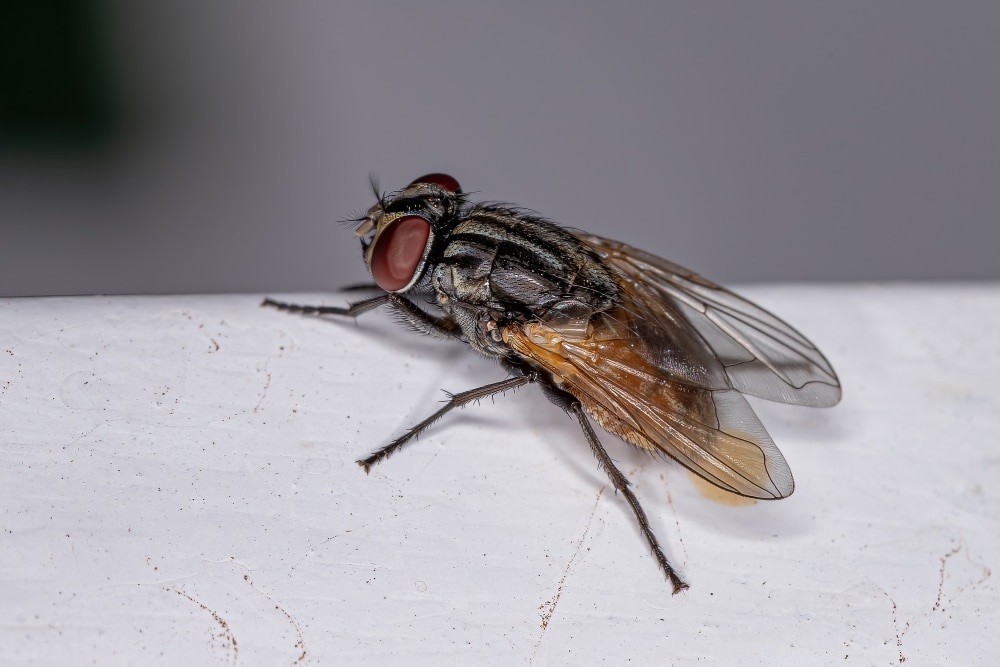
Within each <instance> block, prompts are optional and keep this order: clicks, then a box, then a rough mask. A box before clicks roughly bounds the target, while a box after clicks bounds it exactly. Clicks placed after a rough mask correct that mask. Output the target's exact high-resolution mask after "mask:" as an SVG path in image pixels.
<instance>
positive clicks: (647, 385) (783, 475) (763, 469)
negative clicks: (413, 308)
mask: <svg viewBox="0 0 1000 667" xmlns="http://www.w3.org/2000/svg"><path fill="white" fill-rule="evenodd" d="M638 305H639V304H637V303H636V302H635V301H634V300H632V299H630V298H628V296H627V295H626V296H625V298H624V299H623V304H622V305H621V306H620V307H617V308H615V309H612V310H610V311H607V312H603V313H598V314H596V315H594V316H593V317H592V318H591V319H590V322H589V326H588V327H586V330H585V331H581V330H580V329H579V328H553V327H552V326H550V325H549V324H546V323H543V322H529V323H526V324H510V325H508V326H506V327H504V328H503V329H502V335H503V339H504V341H505V342H506V343H507V344H508V345H509V346H510V347H511V348H512V349H513V350H514V351H515V352H517V353H518V354H519V355H521V356H522V357H523V358H525V359H527V360H529V361H530V362H531V363H533V364H535V365H537V366H540V367H542V368H544V369H546V370H547V371H549V373H551V374H552V378H553V381H554V382H555V383H556V385H557V386H559V387H560V388H562V389H565V390H566V391H568V392H569V393H571V394H572V395H573V396H575V397H576V398H577V399H578V400H579V401H580V403H581V404H582V405H583V407H584V409H585V410H586V411H587V412H588V413H589V414H590V415H591V416H592V417H593V418H594V419H595V420H596V421H597V422H598V423H599V424H600V425H601V426H603V427H604V428H605V429H606V430H608V431H610V432H611V433H614V434H616V435H618V436H620V437H621V438H623V439H624V440H626V441H628V442H630V443H632V444H634V445H636V446H638V447H642V448H643V449H646V450H649V451H652V452H659V453H662V454H666V455H668V456H670V457H672V458H674V459H675V460H677V461H678V462H679V463H681V464H682V465H684V466H685V467H687V468H688V469H690V470H691V471H693V472H695V473H697V474H698V475H700V476H702V477H704V478H705V479H706V480H708V481H710V482H712V483H713V484H715V485H716V486H718V487H720V488H722V489H725V490H727V491H730V492H732V493H737V494H740V495H743V496H749V497H751V498H762V499H774V498H784V497H785V496H788V495H789V494H791V492H792V490H793V489H794V483H793V482H792V474H791V471H790V470H789V469H788V464H787V463H785V459H784V457H783V456H782V455H781V452H779V451H778V448H777V447H775V445H774V442H772V440H771V438H770V436H768V434H767V432H766V431H765V430H764V427H763V426H762V425H761V423H760V421H759V420H758V419H757V416H756V415H755V414H754V413H753V410H751V409H750V406H749V405H748V404H747V402H746V400H745V399H744V398H743V396H742V395H741V394H740V393H739V392H738V391H737V390H735V389H733V388H731V387H729V386H728V385H727V384H726V382H725V373H724V371H722V370H721V366H719V364H718V362H717V361H716V362H715V365H716V367H717V369H716V371H712V370H711V369H702V370H699V369H696V368H695V369H689V370H691V371H692V372H691V373H688V374H683V373H682V374H681V375H680V376H678V375H675V374H674V373H673V372H672V371H671V366H676V367H680V368H681V369H682V370H683V369H684V367H685V365H691V364H696V363H697V362H698V361H699V359H698V354H697V352H699V350H695V354H694V355H692V356H689V357H687V358H674V359H672V360H667V363H658V362H657V351H656V348H657V346H659V345H660V344H661V343H662V342H663V341H661V340H659V339H652V340H650V338H649V336H648V333H649V332H646V334H645V335H639V333H638V332H637V331H636V327H637V326H640V325H641V324H642V322H641V321H637V316H636V315H635V314H634V311H635V309H636V308H637V307H638ZM687 333H690V332H687ZM679 336H680V338H684V336H685V332H684V331H683V330H682V331H681V334H679ZM661 361H663V359H662V357H661ZM691 376H700V377H701V378H702V380H704V381H705V383H708V384H714V385H716V386H715V387H714V388H709V387H704V386H696V385H694V384H691V383H689V382H687V381H686V379H687V378H689V377H691Z"/></svg>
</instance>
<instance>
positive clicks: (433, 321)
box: [260, 285, 459, 338]
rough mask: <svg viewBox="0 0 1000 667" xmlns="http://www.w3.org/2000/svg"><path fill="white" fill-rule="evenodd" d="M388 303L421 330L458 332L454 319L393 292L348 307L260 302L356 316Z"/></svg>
mask: <svg viewBox="0 0 1000 667" xmlns="http://www.w3.org/2000/svg"><path fill="white" fill-rule="evenodd" d="M369 287H371V286H370V285H358V286H356V289H368V288H369ZM349 289H350V288H349ZM385 304H389V305H390V306H392V308H393V310H395V311H396V315H397V316H398V317H399V319H400V320H402V321H403V322H404V323H405V324H407V325H409V326H410V327H412V328H413V329H416V330H417V331H419V332H420V333H424V334H428V335H431V336H437V337H439V338H454V337H456V336H458V335H459V328H458V325H457V324H455V321H454V320H452V319H451V318H448V317H437V316H435V315H432V314H430V313H428V312H427V311H425V310H424V309H423V308H421V307H420V306H418V305H417V304H415V303H413V302H412V301H410V300H409V299H407V298H406V297H402V296H399V295H398V294H392V293H387V294H379V295H378V296H373V297H371V298H370V299H364V300H362V301H356V302H354V303H352V304H349V305H348V306H347V307H346V308H345V307H341V306H300V305H298V304H295V303H284V302H283V301H275V300H274V299H271V298H267V299H264V301H263V302H262V303H261V304H260V305H262V306H271V307H272V308H277V309H278V310H284V311H285V312H289V313H301V314H303V315H342V316H344V317H357V316H358V315H361V314H363V313H367V312H368V311H369V310H374V309H375V308H378V307H379V306H383V305H385Z"/></svg>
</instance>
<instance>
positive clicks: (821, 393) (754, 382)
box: [576, 233, 840, 407]
mask: <svg viewBox="0 0 1000 667" xmlns="http://www.w3.org/2000/svg"><path fill="white" fill-rule="evenodd" d="M576 236H577V238H579V239H580V240H581V241H583V242H584V243H585V244H587V245H588V246H589V247H590V248H592V249H593V250H594V251H595V252H596V253H597V254H598V255H599V256H600V257H601V259H602V260H603V261H604V263H605V265H606V266H608V267H609V268H611V269H612V270H613V271H615V272H616V273H617V274H618V277H619V279H620V280H621V282H622V284H623V287H624V289H626V290H627V292H628V293H629V296H630V300H631V301H632V302H633V303H634V308H633V310H634V311H635V312H633V313H631V314H630V315H631V316H632V318H633V319H634V320H635V321H636V323H637V326H640V327H642V328H644V329H645V330H646V332H645V333H646V335H647V337H648V338H649V339H650V341H651V342H654V346H655V341H656V340H663V341H668V347H669V339H670V337H671V334H669V333H667V334H666V335H664V336H657V335H656V333H655V332H657V331H667V332H669V331H670V330H671V329H672V328H675V327H676V326H677V322H678V318H683V320H684V321H686V322H687V323H688V324H689V325H690V327H688V328H689V329H693V330H694V331H693V332H691V331H688V332H687V333H686V334H685V335H686V336H687V337H688V338H689V339H690V338H691V337H692V335H694V336H695V337H696V338H698V339H700V341H699V340H686V341H683V343H684V344H686V345H688V346H689V347H688V350H687V351H686V354H688V355H695V356H701V357H704V351H705V350H704V349H703V350H702V352H700V353H699V351H698V350H697V348H698V347H699V344H700V347H701V348H707V350H709V351H710V352H711V355H712V356H713V357H714V358H715V359H717V360H718V362H719V363H721V365H722V368H723V369H724V372H725V375H726V377H727V378H728V382H727V384H729V385H730V386H731V387H732V388H733V389H736V390H738V391H740V392H742V393H745V394H751V395H753V396H759V397H761V398H766V399H769V400H772V401H780V402H782V403H791V404H795V405H808V406H813V407H829V406H831V405H835V404H836V403H837V402H838V401H840V382H839V381H838V380H837V375H836V373H834V371H833V367H832V366H831V365H830V362H828V361H827V360H826V358H825V357H824V356H823V354H822V353H821V352H820V351H819V350H818V349H816V346H815V345H813V344H812V343H811V342H809V340H808V339H807V338H806V337H805V336H803V335H802V334H800V333H799V332H798V331H796V330H795V329H793V328H792V327H791V326H789V325H788V324H786V323H785V322H783V321H782V320H780V319H778V318H777V317H775V316H774V315H772V314H771V313H769V312H767V311H766V310H764V309H763V308H760V307H759V306H756V305H754V304H753V303H751V302H749V301H747V300H746V299H744V298H742V297H740V296H738V295H736V294H734V293H733V292H730V291H729V290H727V289H725V288H724V287H721V286H719V285H716V284H715V283H713V282H711V281H709V280H706V279H705V278H702V277H701V276H699V275H698V274H696V273H693V272H691V271H688V270H687V269H685V268H683V267H681V266H678V265H676V264H673V263H671V262H668V261H666V260H665V259H661V258H659V257H657V256H655V255H652V254H650V253H647V252H644V251H642V250H639V249H637V248H633V247H632V246H629V245H626V244H624V243H619V242H617V241H610V240H608V239H604V238H601V237H600V236H594V235H591V234H582V233H578V234H576ZM649 332H653V334H652V335H648V334H649ZM656 352H658V351H656V350H654V354H655V353H656ZM692 379H694V380H697V379H696V378H687V381H690V380H692ZM718 382H719V378H717V377H713V378H712V379H711V382H709V383H704V382H700V383H699V382H697V381H696V384H697V385H698V386H703V387H706V388H710V389H715V388H718Z"/></svg>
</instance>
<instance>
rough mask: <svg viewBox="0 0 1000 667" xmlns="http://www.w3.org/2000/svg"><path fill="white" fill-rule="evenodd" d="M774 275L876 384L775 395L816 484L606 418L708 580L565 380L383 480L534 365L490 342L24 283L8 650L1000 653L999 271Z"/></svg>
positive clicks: (18, 315)
mask: <svg viewBox="0 0 1000 667" xmlns="http://www.w3.org/2000/svg"><path fill="white" fill-rule="evenodd" d="M744 292H745V293H746V294H747V295H748V296H750V297H751V298H754V299H756V300H758V301H759V302H761V303H762V304H763V305H765V306H766V307H769V308H771V309H772V310H774V311H775V312H776V313H778V314H780V315H781V316H782V317H784V318H786V319H788V320H789V321H790V322H792V323H793V324H794V325H795V326H796V327H799V328H800V329H802V330H803V331H804V332H806V333H807V334H808V335H809V336H810V337H812V338H813V339H814V340H815V341H816V342H817V343H818V344H819V345H820V347H821V348H822V349H823V350H824V351H825V352H826V353H827V354H828V356H829V357H830V359H831V361H832V362H833V364H834V366H835V368H836V369H837V371H838V372H839V373H840V376H841V379H842V381H843V384H844V387H845V394H844V396H845V397H844V401H843V403H842V404H841V405H840V406H838V407H836V408H834V409H830V410H811V409H806V408H796V407H789V406H780V405H774V404H767V403H764V402H758V403H756V405H758V406H759V412H760V414H761V416H762V418H763V420H764V422H765V424H766V425H767V426H768V428H769V430H770V431H771V434H772V435H773V436H774V439H775V440H776V442H777V443H778V445H779V446H780V447H781V449H782V451H783V452H784V454H785V456H786V457H787V459H788V460H789V463H790V464H791V466H792V469H793V471H794V473H795V475H796V481H797V490H796V492H795V494H794V495H793V496H792V497H791V498H790V499H788V500H785V501H780V502H776V503H758V504H755V505H750V506H742V507H731V506H725V505H721V504H718V503H717V502H714V501H712V500H709V499H707V498H705V497H703V496H702V495H701V494H700V493H699V492H698V490H697V489H696V487H695V486H694V485H693V484H692V483H691V481H690V480H689V478H688V477H687V475H686V474H685V473H683V471H681V470H680V469H678V468H676V467H675V466H673V465H672V464H668V463H665V462H661V461H658V460H651V459H648V458H646V457H644V456H643V455H641V454H640V453H638V452H635V451H633V450H630V449H629V448H627V447H626V446H625V445H623V444H621V443H620V442H617V441H615V440H614V439H613V438H611V437H610V436H607V435H606V434H604V440H605V442H606V444H607V445H608V446H609V449H610V450H611V452H612V455H613V456H615V457H616V459H617V460H618V461H619V462H620V463H621V465H622V466H623V467H624V469H625V470H626V471H627V472H628V474H629V475H630V477H631V478H632V479H633V480H634V482H635V484H636V487H637V489H638V494H639V496H640V498H641V500H642V501H643V503H644V505H645V507H646V510H647V512H648V513H649V514H650V516H651V517H652V520H653V523H654V528H655V530H656V531H657V533H658V534H659V536H660V537H661V539H662V540H663V541H664V542H665V543H666V545H667V550H668V553H669V555H670V556H671V557H672V558H673V560H674V562H675V563H676V564H677V565H678V566H679V568H680V569H681V571H682V572H683V574H684V576H685V577H686V579H687V580H688V582H689V583H690V584H691V589H690V591H688V592H686V593H683V594H681V595H677V596H671V595H670V589H669V586H668V585H667V584H666V583H665V582H664V581H663V580H662V577H661V575H660V573H659V572H658V571H657V569H656V566H655V563H654V561H653V559H652V558H651V557H650V556H649V554H647V553H646V548H645V546H644V544H643V542H642V540H641V538H640V536H639V534H638V531H637V529H636V526H635V523H634V520H633V519H632V517H631V515H630V513H629V511H628V509H627V508H626V507H625V506H624V505H623V503H622V502H621V500H620V499H618V498H616V497H615V496H614V494H613V493H611V492H610V491H609V489H608V488H607V483H606V480H605V479H604V478H603V477H602V475H601V473H600V472H599V471H598V470H597V468H596V465H595V464H594V462H593V460H592V459H591V456H590V454H589V452H588V451H587V447H586V445H585V443H584V441H583V440H582V437H581V436H580V434H579V433H578V432H577V429H576V427H575V426H574V424H573V422H572V421H571V420H570V419H568V418H566V417H565V416H563V415H562V414H561V413H560V412H559V411H558V410H557V409H556V408H554V407H553V406H551V405H549V404H548V403H547V402H546V401H545V400H544V399H543V398H541V395H540V393H539V392H538V390H537V389H536V388H527V389H526V390H522V391H519V392H517V394H516V395H513V396H510V395H508V396H506V397H504V398H502V399H500V398H498V399H497V401H496V402H495V404H489V403H487V404H484V405H482V406H479V407H469V408H467V409H465V410H463V411H462V412H460V413H457V414H453V415H451V416H450V417H449V418H446V420H445V421H443V422H442V423H441V424H440V425H438V426H437V427H435V428H434V429H433V430H432V431H430V432H429V433H428V434H427V435H426V437H424V438H423V439H422V440H421V441H419V442H418V443H416V444H414V445H412V446H411V447H410V448H409V449H408V450H405V451H403V452H400V453H399V454H398V455H397V456H395V457H393V458H392V459H390V460H388V461H386V462H384V463H383V464H381V465H380V466H378V467H377V468H376V469H374V470H373V471H372V474H371V475H370V476H367V477H366V476H365V475H364V474H363V473H362V472H361V471H360V469H359V468H358V467H357V466H356V465H355V464H354V460H355V459H356V458H358V457H360V456H361V455H363V454H365V453H367V452H369V451H370V450H372V449H373V448H375V447H377V446H379V445H381V444H384V443H385V442H386V441H387V440H388V439H389V438H390V436H392V435H393V434H397V433H399V432H400V431H401V430H402V429H403V428H405V427H406V426H408V425H411V424H412V423H414V422H415V421H417V420H418V419H419V418H421V417H422V416H424V414H426V413H427V412H429V411H430V410H432V409H433V408H434V406H435V405H436V401H437V400H438V399H440V398H441V397H442V395H441V394H440V392H439V391H438V390H439V389H442V388H444V389H449V390H453V391H456V390H461V389H466V388H469V387H472V386H476V385H477V383H478V384H482V383H485V382H489V381H493V380H496V379H499V378H500V377H502V372H501V371H500V369H499V368H497V367H495V366H493V365H492V364H490V363H487V362H485V361H483V360H481V359H478V358H477V357H475V356H474V355H473V354H472V353H470V352H468V351H466V350H465V349H463V348H462V346H461V345H458V344H445V343H439V342H437V341H433V340H430V339H427V338H422V337H419V336H417V335H415V334H410V333H409V332H407V331H405V330H402V329H401V328H399V327H396V326H395V325H394V323H392V322H391V321H390V318H389V317H387V316H386V315H385V314H384V313H373V314H370V315H368V316H366V317H364V318H363V319H362V320H361V321H360V322H359V323H358V324H357V325H354V324H350V323H338V322H330V321H323V320H318V319H309V318H303V317H297V316H292V315H287V314H285V313H280V312H277V311H273V310H269V309H261V308H258V307H257V304H258V302H259V298H258V297H249V296H214V297H212V296H209V297H205V296H183V297H115V298H97V297H93V298H55V299H22V300H8V301H0V591H2V592H0V663H2V664H4V665H9V664H31V665H65V664H102V665H125V664H130V665H134V664H223V665H225V664H229V665H232V664H238V665H280V664H317V665H319V664H322V665H328V664H362V663H367V664H400V665H402V664H406V665H419V664H435V665H436V664H441V663H445V664H525V663H529V662H533V663H534V664H566V663H587V664H599V663H607V664H623V663H626V662H629V661H631V663H632V664H691V663H696V662H698V663H706V664H711V663H719V664H732V663H734V662H736V661H741V662H744V663H747V664H765V663H770V664H816V663H818V662H823V663H830V662H833V661H837V662H838V663H845V664H863V665H868V664H895V663H897V662H899V661H900V660H901V659H902V658H904V657H905V658H906V659H907V661H908V662H910V664H941V663H955V664H988V661H989V660H990V659H991V656H995V654H996V651H997V649H998V648H1000V642H998V641H997V639H996V634H995V628H996V627H998V625H1000V595H998V591H997V578H996V577H993V576H991V570H996V569H997V559H998V553H1000V530H998V528H1000V525H998V524H1000V521H998V518H1000V485H998V484H997V483H996V481H997V480H998V478H1000V428H998V427H1000V392H998V391H997V377H998V376H1000V337H998V336H997V331H998V330H1000V286H997V285H979V286H970V285H955V286H947V287H944V286H891V287H864V286H851V287H802V288H799V287H769V288H761V287H758V288H754V289H748V290H744ZM302 300H306V301H317V300H323V299H322V298H321V297H317V296H315V295H314V296H312V297H309V296H304V297H302ZM325 301H326V302H327V303H341V302H342V301H341V297H339V296H337V295H327V296H326V298H325ZM602 433H603V432H602ZM602 491H603V493H602ZM543 626H544V627H543Z"/></svg>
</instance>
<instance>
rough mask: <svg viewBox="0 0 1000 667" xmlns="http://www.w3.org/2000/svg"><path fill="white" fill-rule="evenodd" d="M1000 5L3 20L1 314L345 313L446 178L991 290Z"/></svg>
mask: <svg viewBox="0 0 1000 667" xmlns="http://www.w3.org/2000/svg"><path fill="white" fill-rule="evenodd" d="M998 35H1000V3H988V2H984V3H976V2H960V3H941V2H903V1H896V2H879V3H870V2H842V3H808V4H807V3H800V2H793V1H789V2H755V3H744V2H738V1H735V0H734V1H731V2H699V3H680V2H678V3H663V2H618V3H609V2H517V1H513V0H508V1H506V2H502V3H470V2H459V1H457V0H456V1H455V2H445V1H428V2H406V1H404V0H395V1H385V2H378V1H371V0H365V1H364V2H303V1H298V0H295V1H291V0H286V1H285V2H281V3H273V2H259V1H251V0H208V1H206V0H173V1H171V2H134V1H126V0H117V1H115V0H104V1H101V0H76V1H70V0H64V1H59V0H48V1H44V0H39V1H37V2H31V3H29V2H20V3H3V4H2V5H0V295H2V296H27V295H50V294H93V293H112V294H120V293H183V292H257V293H261V294H263V293H276V292H288V291H324V290H333V289H335V288H337V287H339V286H341V285H343V284H347V283H352V282H357V281H359V280H364V279H365V278H367V274H366V272H365V269H364V265H363V262H362V259H361V256H360V252H359V248H358V244H357V241H356V240H355V238H354V236H353V235H352V233H351V231H350V230H349V229H347V228H344V227H343V226H342V225H339V224H338V223H337V221H338V220H340V219H342V218H346V217H350V216H351V215H352V213H354V212H356V211H358V210H359V209H364V208H367V207H368V206H369V205H370V204H371V203H372V201H373V200H372V195H371V192H370V190H369V186H368V174H369V172H376V173H377V174H378V176H379V178H380V180H381V183H382V186H383V188H385V189H388V190H392V189H395V188H398V187H402V186H403V185H405V184H406V183H408V182H409V181H410V180H412V179H413V178H415V177H417V176H419V175H421V174H423V173H426V172H429V171H446V172H449V173H451V174H453V175H454V176H456V177H457V178H458V179H459V181H460V182H461V183H462V185H463V187H464V188H465V189H466V190H469V191H474V192H477V193H478V194H477V195H476V196H477V197H479V198H483V199H498V200H504V201H513V202H515V203H518V204H521V205H523V206H526V207H529V208H532V209H535V210H537V211H539V212H541V213H542V214H543V215H545V216H547V217H549V218H552V219H554V220H556V221H558V222H561V223H563V224H566V225H570V226H574V227H578V228H582V229H585V230H589V231H593V232H596V233H600V234H604V235H607V236H611V237H613V238H618V239H621V240H625V241H628V242H630V243H632V244H634V245H638V246H640V247H642V248H644V249H648V250H650V251H653V252H656V253H657V254H660V255H663V256H665V257H667V258H669V259H672V260H674V261H676V262H679V263H681V264H684V265H686V266H689V267H691V268H693V269H695V270H697V271H699V272H700V273H703V274H704V275H706V276H708V277H711V278H714V279H717V280H721V281H725V282H774V281H886V280H915V279H916V280H970V279H971V280H982V279H998V278H1000V259H998V254H1000V38H998Z"/></svg>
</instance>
